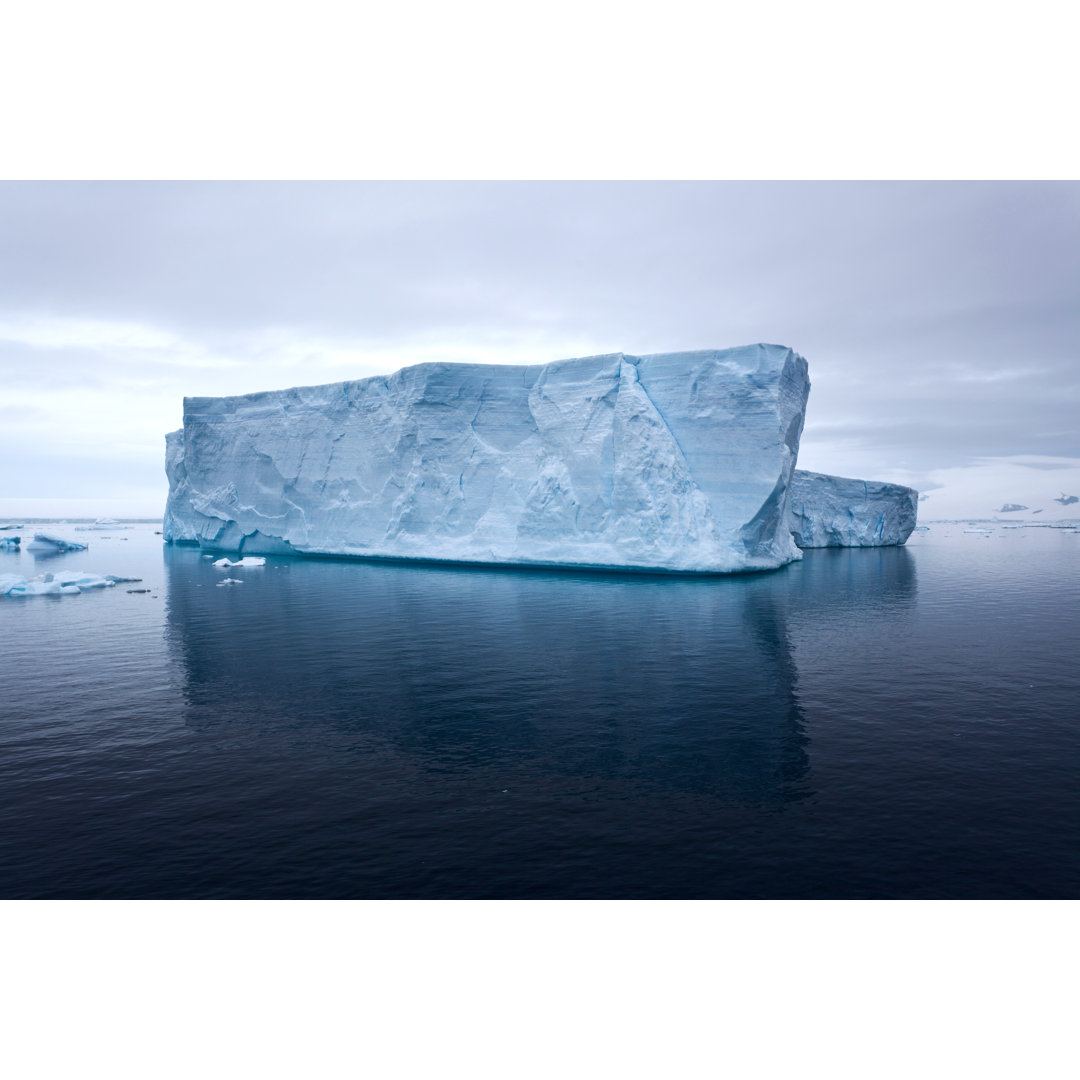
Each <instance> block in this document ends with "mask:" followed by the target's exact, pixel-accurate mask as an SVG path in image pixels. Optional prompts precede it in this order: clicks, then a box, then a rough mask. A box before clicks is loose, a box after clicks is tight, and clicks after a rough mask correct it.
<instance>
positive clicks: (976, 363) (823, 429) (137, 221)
mask: <svg viewBox="0 0 1080 1080" xmlns="http://www.w3.org/2000/svg"><path fill="white" fill-rule="evenodd" d="M1078 291H1080V185H1077V184H1063V183H1048V184H1028V183H1024V184H1004V183H999V184H993V183H974V184H960V183H948V184H907V183H904V184H860V183H853V184H829V183H809V184H796V183H765V184H751V183H730V184H729V183H717V184H704V183H702V184H698V183H695V184H637V183H634V184H610V183H597V184H487V185H483V184H443V185H439V184H231V183H230V184H143V183H137V184H70V183H59V184H0V374H2V375H3V387H4V395H3V399H2V400H0V455H2V457H3V460H4V461H5V462H6V466H5V469H4V473H3V481H2V483H0V498H5V499H11V498H15V499H18V498H28V497H31V496H48V497H67V498H75V497H83V498H102V499H106V500H107V499H109V498H116V499H121V498H123V499H132V498H137V499H143V500H145V502H146V507H147V509H146V512H147V513H153V512H157V511H159V510H160V505H159V503H160V500H163V498H164V491H165V483H164V476H163V468H162V462H163V457H164V452H163V445H164V443H163V435H164V432H165V431H167V430H169V429H171V428H174V427H176V426H178V424H179V420H180V409H181V400H182V398H183V397H184V396H185V395H202V394H220V393H242V392H246V391H251V390H259V389H269V388H273V387H281V386H289V385H297V384H304V383H318V382H325V381H331V380H337V379H343V378H359V377H363V376H365V375H371V374H382V373H388V372H390V371H393V370H395V369H397V368H398V367H401V366H403V365H404V364H408V363H414V362H417V361H420V360H434V359H445V360H480V361H491V362H522V363H531V362H542V361H546V360H551V359H556V358H559V357H564V356H574V355H585V354H588V353H595V352H608V351H614V350H620V349H621V350H624V351H627V352H634V353H645V352H658V351H668V350H673V349H681V348H704V347H712V346H726V345H736V344H742V343H746V342H751V341H773V342H780V343H783V344H787V345H791V346H793V347H794V348H796V349H798V350H799V351H800V352H802V353H803V354H804V355H805V356H806V357H807V359H808V360H809V362H810V372H811V379H812V382H813V389H812V391H811V399H810V409H809V413H808V423H807V428H806V434H805V436H804V440H803V450H802V453H801V455H800V461H801V463H802V464H804V465H805V466H806V467H807V468H813V469H821V470H824V471H832V472H839V473H843V474H847V475H861V476H867V477H874V478H878V479H886V480H890V479H891V480H901V481H903V482H908V483H913V484H914V485H915V486H918V487H920V488H926V489H929V488H932V487H934V486H935V485H936V486H937V487H938V490H939V493H940V495H944V493H945V492H946V490H950V484H951V485H952V487H955V485H956V478H957V477H958V476H960V475H961V473H962V472H963V470H965V469H969V470H975V471H973V472H970V473H969V474H968V475H969V476H971V477H974V476H976V475H978V476H979V477H983V478H985V476H986V469H987V467H988V466H987V461H988V460H989V459H1009V460H1010V461H1011V462H1012V463H1013V464H1015V461H1016V460H1019V459H1021V458H1024V457H1027V458H1037V459H1044V460H1049V459H1058V460H1076V461H1080V423H1077V416H1078V408H1080V357H1078V349H1077V342H1078V341H1080V296H1078ZM1006 464H1007V463H1006ZM1011 467H1012V466H1011V465H1009V468H1011ZM957 470H959V472H958V471H957ZM1006 471H1008V470H1006ZM1027 471H1028V472H1032V471H1033V470H1030V469H1029V470H1027ZM1034 471H1036V472H1037V470H1034ZM946 472H947V473H948V475H949V477H950V478H951V479H950V481H949V483H945V482H943V480H942V477H943V475H944V474H945V473H946ZM1008 475H1013V474H1011V473H1009V474H1008ZM1017 475H1020V474H1017ZM1024 475H1026V474H1024ZM1047 475H1048V476H1049V474H1047ZM1004 476H1005V474H1003V478H1004ZM981 482H982V481H981V480H980V484H981ZM1056 482H1057V481H1056V480H1055V483H1056ZM1051 487H1053V484H1051ZM1050 494H1051V495H1057V494H1058V491H1057V490H1054V491H1053V492H1051V493H1050ZM957 498H958V496H957ZM1030 498H1031V496H1030V495H1029V496H1026V497H1024V493H1023V492H1014V491H1009V490H1000V491H998V492H996V496H995V498H994V499H992V500H989V501H990V504H991V505H989V506H987V507H986V512H987V513H989V512H990V511H991V510H992V509H994V507H995V506H1000V505H1002V504H1003V502H1012V501H1015V502H1021V503H1025V502H1029V500H1030ZM932 501H933V500H928V501H927V503H925V504H924V508H925V509H924V512H925V510H926V509H929V507H930V504H931V502H932ZM939 502H940V503H942V509H943V511H944V500H943V499H941V498H940V497H939ZM125 505H126V504H125ZM956 505H957V506H959V502H958V501H957V503H956ZM1031 505H1033V506H1034V505H1037V504H1035V503H1031ZM957 512H958V513H960V512H963V513H972V512H973V511H972V510H964V511H959V510H957Z"/></svg>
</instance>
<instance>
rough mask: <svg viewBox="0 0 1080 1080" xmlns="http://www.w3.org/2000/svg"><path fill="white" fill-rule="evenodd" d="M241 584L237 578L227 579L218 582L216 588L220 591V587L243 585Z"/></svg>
mask: <svg viewBox="0 0 1080 1080" xmlns="http://www.w3.org/2000/svg"><path fill="white" fill-rule="evenodd" d="M243 584H244V583H243V582H242V581H241V580H240V579H239V578H235V577H227V578H223V579H222V580H221V581H219V582H218V588H219V589H220V588H221V586H222V585H243Z"/></svg>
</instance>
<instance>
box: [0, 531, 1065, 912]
mask: <svg viewBox="0 0 1080 1080" xmlns="http://www.w3.org/2000/svg"><path fill="white" fill-rule="evenodd" d="M154 528H155V526H151V525H142V526H137V527H136V528H135V529H132V530H129V531H116V532H113V533H92V532H91V533H75V532H74V531H73V530H72V528H71V527H70V526H66V527H57V528H56V529H55V531H57V532H59V533H60V534H61V535H69V536H71V537H72V538H75V537H78V538H81V539H83V540H88V541H89V544H90V549H89V551H86V552H78V553H72V554H67V555H61V556H54V557H52V558H42V557H40V556H39V557H36V558H35V557H34V556H33V555H31V554H30V553H28V552H23V553H21V554H7V553H3V552H0V573H5V572H16V573H23V574H26V575H27V576H29V575H31V574H35V573H42V572H47V571H48V570H50V569H55V568H56V567H57V566H64V567H67V568H70V567H75V568H78V569H83V570H88V571H96V572H99V573H113V574H124V575H131V576H138V577H141V578H143V579H144V580H143V582H142V583H140V584H137V585H118V586H116V588H114V589H111V590H108V591H102V590H97V591H94V592H91V593H87V594H84V595H81V596H70V597H67V596H65V597H60V598H53V597H36V598H31V599H25V600H9V599H6V598H0V636H2V642H3V649H2V652H0V897H5V898H12V897H327V898H330V897H343V898H345V897H367V898H378V897H387V898H391V897H475V898H483V897H523V898H528V897H549V898H562V897H566V898H570V897H595V898H619V897H716V898H721V897H731V898H737V897H745V898H753V897H820V898H840V897H926V898H931V897H933V898H949V897H1021V898H1023V897H1076V896H1080V534H1077V533H1074V532H1068V531H1065V530H1057V529H1031V528H1028V529H1014V530H1003V529H1000V528H999V529H996V530H995V531H994V532H993V533H991V534H990V535H988V536H982V535H969V534H965V533H964V532H963V528H964V526H963V525H933V526H931V530H930V531H929V532H920V533H915V534H914V535H913V536H912V538H911V540H910V541H909V543H908V546H907V547H903V548H881V549H867V550H823V551H811V552H807V553H806V557H805V558H804V559H803V561H802V562H801V563H797V564H794V565H792V566H790V567H787V568H786V569H784V570H781V571H779V572H777V573H774V574H761V575H751V576H744V577H731V578H716V579H700V580H699V579H679V578H670V577H648V576H618V575H607V574H584V573H582V574H574V573H554V572H551V573H549V572H522V571H508V570H462V569H450V568H445V567H410V566H401V565H390V564H381V565H375V564H363V563H357V562H345V561H329V560H328V561H317V560H297V559H286V558H268V559H267V565H266V567H265V568H262V569H254V568H252V569H248V568H242V569H235V570H231V571H227V572H223V571H221V570H218V569H216V568H215V567H214V566H213V565H212V564H211V560H210V559H207V558H203V557H202V556H201V555H200V553H199V552H198V551H197V550H195V549H191V548H170V547H166V546H163V545H162V543H161V538H160V537H159V536H156V535H154V532H153V530H154ZM32 531H33V530H32V529H29V530H23V533H22V535H23V537H24V541H23V542H24V543H26V542H27V540H29V538H30V536H31V535H32ZM225 577H233V578H240V579H242V581H243V584H239V585H230V586H226V587H219V586H218V582H219V581H221V580H222V579H223V578H225ZM147 587H148V588H150V590H151V591H150V592H148V593H134V592H129V591H128V590H129V589H137V588H147Z"/></svg>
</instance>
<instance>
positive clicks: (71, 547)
mask: <svg viewBox="0 0 1080 1080" xmlns="http://www.w3.org/2000/svg"><path fill="white" fill-rule="evenodd" d="M26 550H27V551H39V552H41V553H42V554H49V553H58V552H61V551H85V550H86V544H84V543H82V542H81V541H79V540H66V539H64V537H62V536H56V535H55V534H53V533H43V532H36V533H34V539H33V541H32V542H31V543H29V544H27V545H26Z"/></svg>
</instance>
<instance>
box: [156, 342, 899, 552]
mask: <svg viewBox="0 0 1080 1080" xmlns="http://www.w3.org/2000/svg"><path fill="white" fill-rule="evenodd" d="M809 389H810V382H809V378H808V374H807V365H806V361H805V360H804V359H803V358H802V357H801V356H800V355H799V354H798V353H796V352H794V351H793V350H792V349H790V348H787V347H785V346H781V345H748V346H743V347H740V348H734V349H722V350H704V351H699V352H682V353H661V354H656V355H649V356H630V355H627V354H624V353H613V354H609V355H604V356H593V357H585V358H581V359H575V360H561V361H557V362H554V363H551V364H546V365H537V366H527V367H526V366H505V365H487V364H483V365H481V364H421V365H418V366H415V367H409V368H404V369H402V370H401V371H399V372H397V373H396V374H394V375H391V376H389V377H386V378H382V377H380V378H372V379H362V380H358V381H355V382H343V383H333V384H330V385H326V386H315V387H298V388H294V389H291V390H281V391H269V392H264V393H255V394H247V395H241V396H237V397H222V398H186V399H185V401H184V426H183V428H182V429H181V430H179V431H175V432H171V433H170V434H169V435H168V436H167V437H166V471H167V473H168V478H169V498H168V503H167V505H166V510H165V517H164V524H163V535H164V538H165V539H166V540H167V541H170V542H173V543H193V544H198V545H200V546H201V547H202V548H204V549H205V550H207V551H210V552H214V553H221V554H224V555H232V556H236V555H242V556H252V555H274V554H299V555H337V556H355V557H361V558H368V559H372V558H376V559H380V558H381V559H399V560H400V559H408V560H425V561H440V562H454V563H481V564H505V565H519V566H561V567H582V568H596V569H618V570H643V571H669V572H676V573H732V572H738V571H750V570H769V569H775V568H777V567H780V566H783V565H784V564H786V563H789V562H791V561H793V560H795V559H799V558H801V551H800V536H801V537H802V539H803V540H806V539H807V537H808V536H810V535H811V534H810V532H807V528H808V525H807V523H808V522H809V521H811V520H812V521H814V522H816V523H829V522H831V523H832V524H823V525H821V528H824V529H825V530H826V532H828V530H829V529H831V530H832V532H831V533H829V535H832V536H834V537H835V539H833V540H829V541H826V542H840V543H859V544H878V543H902V542H903V539H906V536H907V534H908V533H910V531H911V526H913V525H914V512H912V514H911V522H910V525H907V526H906V528H907V531H906V532H903V529H904V528H905V522H904V521H899V520H898V521H896V522H893V521H892V520H891V518H890V520H889V522H888V523H887V524H886V525H883V526H882V527H880V528H879V527H878V526H877V525H876V523H875V522H874V521H871V520H870V517H869V515H870V514H871V508H870V507H869V505H864V504H866V502H867V500H866V498H865V492H863V488H865V489H866V491H869V490H870V489H875V490H876V489H878V488H888V489H890V493H889V494H888V495H881V496H877V495H875V498H877V499H878V501H880V502H881V503H882V509H883V510H884V509H885V503H888V504H889V508H890V511H889V512H895V511H897V510H898V509H899V508H900V507H899V502H900V500H898V497H897V496H896V495H895V494H893V492H898V491H903V492H908V491H909V490H910V489H906V488H903V489H901V488H897V487H896V486H895V485H875V484H868V485H864V482H863V481H847V480H840V479H836V478H822V479H827V480H834V483H833V484H832V485H831V486H830V485H824V486H821V485H814V484H806V483H804V484H803V497H802V499H801V502H800V507H801V511H800V513H801V518H800V522H799V525H798V528H797V527H796V522H795V520H794V518H793V514H792V494H793V492H792V482H793V481H792V478H793V474H794V473H795V463H796V460H797V456H798V450H799V440H800V437H801V435H802V429H803V420H804V416H805V408H806V401H807V396H808V394H809ZM805 475H807V476H812V475H816V474H805ZM850 484H858V485H860V492H862V495H861V496H860V498H861V499H862V502H860V503H859V504H858V506H857V507H856V506H855V504H854V503H852V504H851V505H849V506H848V507H847V509H848V510H852V511H853V513H854V515H855V516H854V517H853V518H852V519H851V521H850V522H849V523H848V525H847V526H846V528H845V529H840V528H839V524H838V522H839V516H838V515H839V513H840V507H839V504H838V502H837V500H839V499H840V498H841V497H842V495H843V494H844V493H845V492H847V490H848V489H847V487H846V485H850ZM911 494H912V495H914V493H911ZM875 505H876V504H875ZM864 518H865V519H866V520H865V521H864V520H863V519H864ZM817 528H818V526H816V525H815V529H817ZM799 529H801V530H802V532H800V531H799ZM811 532H812V533H813V535H812V536H811V539H814V538H816V537H817V536H818V532H817V531H814V530H811ZM901 533H903V536H901ZM793 534H794V535H793ZM821 535H825V533H821ZM802 546H816V543H815V544H807V543H804V544H802Z"/></svg>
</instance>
